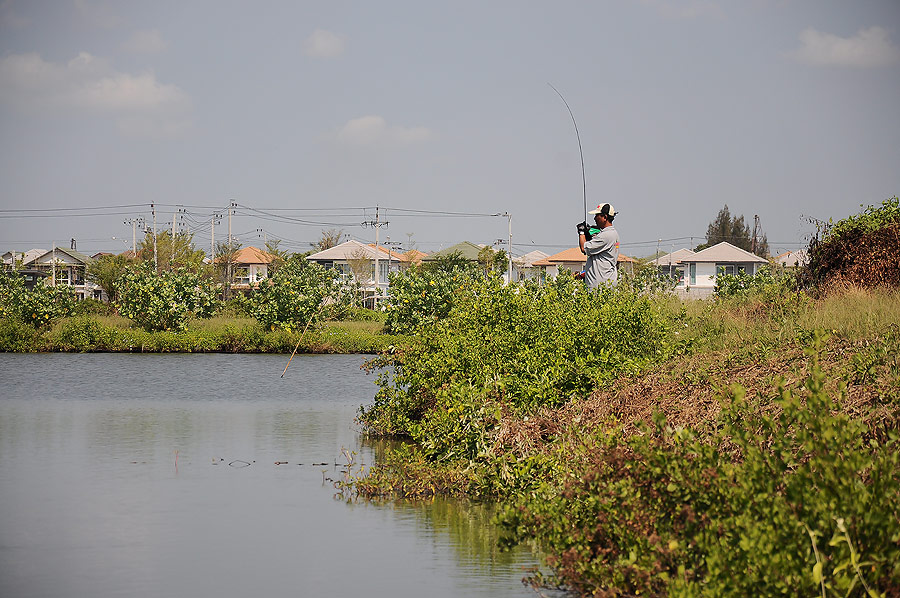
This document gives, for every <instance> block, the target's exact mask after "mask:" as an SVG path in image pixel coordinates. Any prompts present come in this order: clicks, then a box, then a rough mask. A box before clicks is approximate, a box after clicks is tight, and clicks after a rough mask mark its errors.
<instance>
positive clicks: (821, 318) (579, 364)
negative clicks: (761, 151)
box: [355, 212, 900, 597]
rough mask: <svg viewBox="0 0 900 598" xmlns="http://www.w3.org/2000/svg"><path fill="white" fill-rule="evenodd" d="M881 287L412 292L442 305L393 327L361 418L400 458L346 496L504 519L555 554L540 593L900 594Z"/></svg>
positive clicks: (891, 295) (890, 373) (889, 321)
mask: <svg viewBox="0 0 900 598" xmlns="http://www.w3.org/2000/svg"><path fill="white" fill-rule="evenodd" d="M879 214H881V213H880V212H879ZM883 215H884V214H881V215H879V216H877V217H876V218H881V216H883ZM884 222H887V223H888V224H886V225H884V226H881V225H879V226H876V227H874V228H873V231H874V234H883V233H881V232H879V231H883V230H884V228H885V226H887V227H890V226H893V225H892V224H890V223H891V222H893V220H891V219H890V218H886V219H884ZM845 226H849V225H840V226H837V227H836V229H837V230H839V231H840V230H842V229H844V227H845ZM850 229H852V230H857V229H856V228H853V227H851V228H850ZM850 229H848V230H850ZM842 234H846V233H842ZM893 243H894V244H893V246H892V247H893V250H892V251H891V252H890V255H891V259H892V260H893V261H892V262H890V263H886V264H885V263H880V262H879V264H878V265H873V267H877V268H882V269H883V271H889V270H890V268H891V267H893V266H895V265H896V255H897V252H898V250H900V243H897V242H893ZM837 279H838V280H847V279H846V277H839V278H837ZM832 280H834V279H832ZM885 280H886V278H885V277H874V278H873V279H871V280H867V282H868V283H870V284H868V285H866V287H865V288H863V287H861V286H858V285H857V286H853V285H849V286H848V285H846V284H844V285H841V286H836V285H833V284H832V285H830V291H829V292H828V293H826V294H822V293H812V294H811V293H808V292H806V290H798V287H797V285H796V284H795V281H794V280H793V279H792V278H789V277H783V276H777V275H775V274H774V273H772V272H770V271H764V272H763V273H761V274H758V275H756V276H753V277H750V276H740V275H739V276H733V277H721V279H720V281H719V282H720V284H719V286H718V288H717V294H716V298H715V299H713V300H710V301H705V302H687V303H683V302H681V301H680V300H678V299H675V298H673V297H671V296H668V295H665V294H656V293H655V292H652V291H648V290H647V288H646V287H644V286H643V285H641V286H639V287H636V286H629V284H627V283H625V284H620V288H617V289H616V290H614V291H607V292H601V293H597V294H590V293H586V292H584V291H583V290H581V288H580V287H578V286H576V285H574V283H573V281H570V280H568V279H560V280H558V281H557V282H556V283H554V284H552V285H549V286H548V287H544V288H541V289H538V288H534V289H532V288H531V287H529V286H527V285H525V286H521V287H504V286H502V285H498V284H496V283H495V282H492V281H491V280H490V279H488V280H479V279H477V278H475V279H472V280H471V281H467V282H466V283H465V284H461V285H458V286H456V287H451V288H452V292H450V293H443V294H442V295H441V296H442V297H445V298H446V299H445V300H442V301H441V303H440V304H441V305H443V306H446V308H447V309H446V312H444V313H439V312H437V311H436V310H435V309H434V307H433V305H434V301H433V300H435V299H437V297H438V296H437V295H435V296H433V297H429V288H428V287H432V286H437V283H435V285H431V284H430V282H428V281H424V280H422V279H418V280H409V281H406V283H407V289H408V290H407V296H406V299H408V300H409V303H410V304H413V301H414V299H418V298H419V297H421V298H422V299H429V300H432V303H425V302H423V303H422V304H421V305H422V307H423V309H422V312H423V313H421V314H416V313H415V309H416V307H415V304H413V307H411V308H406V309H408V311H409V312H411V313H409V314H403V315H402V318H401V317H398V316H400V315H401V313H402V312H400V311H399V310H398V312H397V315H395V316H394V317H395V318H396V319H397V321H402V323H403V324H402V325H406V326H408V330H409V331H411V333H412V334H411V338H410V340H409V341H408V342H406V343H404V344H402V345H399V346H395V347H393V348H392V350H391V351H390V352H388V353H386V354H384V355H382V356H380V358H379V360H377V361H376V362H374V363H373V364H372V365H373V367H380V366H392V367H393V368H394V370H393V374H392V375H391V376H390V377H388V376H385V377H384V378H383V379H382V381H381V383H380V390H379V392H378V394H377V395H376V398H375V400H374V402H373V403H372V404H371V405H367V406H364V407H363V408H362V409H361V412H360V420H361V422H362V423H363V424H364V426H365V427H366V429H367V431H368V432H369V433H370V434H371V435H373V436H378V437H382V436H386V437H393V438H400V439H403V440H404V443H403V444H402V445H400V446H399V448H397V449H395V450H393V451H388V452H387V454H386V455H385V456H384V457H383V459H382V460H381V462H380V463H379V465H378V466H376V467H375V468H373V469H372V470H371V471H370V472H368V475H367V476H366V477H365V478H364V479H361V480H359V481H358V482H357V484H356V486H355V490H356V491H357V492H359V493H360V494H362V495H363V496H403V497H425V496H432V495H435V494H441V493H447V494H453V495H458V496H467V497H472V498H492V499H496V500H499V501H500V502H501V503H503V504H504V505H505V509H504V513H503V515H502V516H501V517H500V518H499V520H498V523H500V525H501V526H502V528H503V529H504V530H505V534H506V535H505V542H506V543H507V544H512V543H517V542H534V543H535V544H536V545H537V546H538V547H539V548H540V549H541V550H542V551H543V552H544V553H545V554H546V555H547V564H548V565H549V566H550V567H551V569H552V574H551V575H549V576H547V577H546V578H541V577H539V576H538V577H536V578H535V579H534V581H535V583H539V584H554V585H555V584H559V585H562V586H563V587H565V588H567V589H569V590H571V591H573V592H574V593H576V594H578V595H586V596H636V595H650V596H670V595H672V596H696V595H701V596H746V595H758V596H774V595H796V594H800V595H816V596H818V595H821V596H827V597H831V596H900V566H898V563H900V463H898V457H897V455H898V454H900V452H898V449H900V446H898V442H900V441H898V431H900V357H898V356H900V291H898V290H896V289H893V288H889V285H888V287H886V286H885V284H884V281H885ZM423 283H424V284H423ZM416 285H420V286H416ZM424 285H427V286H424ZM567 285H568V286H567ZM873 287H874V288H873ZM807 290H808V288H807ZM423 292H424V296H423ZM399 307H401V308H405V305H404V306H399ZM391 309H393V307H392V308H391ZM426 309H427V310H428V311H426ZM417 315H421V316H423V317H418V318H417ZM389 317H390V316H389Z"/></svg>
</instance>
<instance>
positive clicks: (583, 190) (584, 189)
mask: <svg viewBox="0 0 900 598" xmlns="http://www.w3.org/2000/svg"><path fill="white" fill-rule="evenodd" d="M547 85H549V86H550V89H552V90H553V91H555V92H556V95H558V96H559V99H561V100H562V101H563V104H565V105H566V110H568V111H569V116H571V117H572V124H573V125H575V137H576V139H578V154H579V155H580V156H581V198H582V200H583V201H584V212H583V213H584V215H585V216H584V217H585V221H587V182H586V180H585V176H584V152H583V151H582V150H581V135H579V134H578V123H577V122H575V115H574V114H572V109H571V108H569V102H567V101H566V98H564V97H563V94H561V93H559V90H558V89H556V88H555V87H553V84H552V83H550V82H549V81H548V82H547Z"/></svg>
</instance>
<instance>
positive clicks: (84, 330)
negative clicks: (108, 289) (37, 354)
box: [52, 316, 121, 351]
mask: <svg viewBox="0 0 900 598" xmlns="http://www.w3.org/2000/svg"><path fill="white" fill-rule="evenodd" d="M119 336H120V335H119V331H118V330H117V329H116V328H114V327H112V326H107V325H105V324H102V323H101V322H99V321H97V320H96V319H95V318H92V317H90V316H76V317H74V318H69V319H67V320H63V321H62V322H60V324H59V326H58V329H57V330H54V334H53V339H52V340H53V341H55V344H56V346H57V347H58V348H59V349H61V350H63V351H114V350H118V349H120V348H121V342H120V340H119Z"/></svg>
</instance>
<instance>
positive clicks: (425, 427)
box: [361, 276, 663, 459]
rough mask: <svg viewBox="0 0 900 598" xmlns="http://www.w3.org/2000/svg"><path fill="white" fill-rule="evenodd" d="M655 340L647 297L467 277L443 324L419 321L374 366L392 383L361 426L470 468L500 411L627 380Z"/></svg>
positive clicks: (566, 284) (656, 327)
mask: <svg viewBox="0 0 900 598" xmlns="http://www.w3.org/2000/svg"><path fill="white" fill-rule="evenodd" d="M429 286H431V285H430V284H429ZM426 295H427V292H426ZM662 332H663V327H662V324H661V322H660V321H659V320H658V319H657V318H656V317H655V316H654V314H653V313H652V310H651V309H650V303H649V301H648V300H647V298H646V297H643V296H641V295H639V294H638V293H635V292H633V291H630V290H628V289H627V288H626V285H623V288H622V289H618V290H616V289H607V290H604V291H603V292H594V293H590V292H587V291H586V290H585V288H584V285H582V284H579V283H578V282H577V281H576V280H575V279H574V278H570V277H560V278H558V279H556V280H554V281H551V282H550V283H548V284H547V285H545V286H538V285H537V284H530V283H529V284H523V285H504V284H503V282H502V280H501V279H500V278H499V277H496V276H492V277H488V278H481V277H475V278H469V279H467V280H465V281H464V283H463V286H462V288H460V289H459V290H457V291H455V293H454V299H453V304H452V305H451V307H450V310H449V312H448V314H447V316H446V317H445V318H443V319H427V320H423V321H422V323H421V325H419V326H418V327H416V328H415V333H416V341H415V342H413V343H411V344H410V346H408V347H406V348H405V349H403V350H399V351H397V352H395V353H393V354H391V355H387V356H383V357H382V359H381V361H380V362H378V363H377V365H379V366H393V374H394V375H393V378H392V379H390V378H388V377H382V379H381V382H380V386H381V388H380V390H379V391H378V393H377V395H376V398H375V403H374V405H372V406H371V407H370V408H364V409H363V410H362V413H361V420H362V421H363V422H364V423H365V424H366V426H367V427H368V429H369V431H370V432H373V433H376V434H398V435H406V436H409V437H411V438H413V439H414V440H416V441H417V442H419V443H421V444H422V445H423V446H425V447H426V452H427V453H428V454H429V456H430V457H431V458H433V459H456V458H465V459H474V458H477V457H478V456H479V455H480V454H481V453H482V452H483V451H482V448H483V446H484V444H483V443H484V439H483V437H484V436H485V435H486V434H487V433H488V432H489V431H490V430H491V429H492V427H493V426H494V425H495V424H496V421H497V419H498V416H499V413H500V411H501V410H502V409H513V410H517V411H522V412H527V411H529V410H532V409H534V408H536V407H539V406H542V405H558V404H560V403H563V402H565V401H568V400H569V399H571V398H573V397H579V396H585V395H586V394H588V393H589V392H590V391H591V390H592V389H593V388H594V387H595V386H596V385H598V384H603V383H605V382H609V381H610V380H612V379H613V378H614V377H615V376H617V375H620V374H622V373H624V372H629V371H636V370H637V369H638V368H639V367H640V366H641V364H643V363H645V362H646V360H647V359H649V358H650V357H651V356H652V355H655V352H656V351H657V350H658V349H659V347H660V341H661V337H662Z"/></svg>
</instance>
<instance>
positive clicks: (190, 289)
mask: <svg viewBox="0 0 900 598" xmlns="http://www.w3.org/2000/svg"><path fill="white" fill-rule="evenodd" d="M117 286H118V292H119V303H118V308H119V313H120V314H122V315H123V316H124V317H126V318H129V319H131V320H134V321H135V322H136V323H138V324H139V325H140V326H141V327H142V328H144V329H145V330H149V331H153V330H179V331H180V330H185V329H186V328H187V324H188V321H189V320H190V319H191V318H208V317H210V316H212V315H213V314H214V313H215V311H216V310H217V309H218V307H219V301H218V299H217V294H218V293H217V290H216V288H215V287H214V286H213V285H212V284H211V283H210V282H209V280H208V279H205V278H203V277H201V276H200V275H199V274H197V273H195V272H192V271H190V270H188V269H186V268H178V269H176V270H164V271H162V272H157V271H156V270H155V269H154V268H153V266H152V265H151V264H150V263H147V262H145V263H143V264H141V265H139V266H135V267H133V268H129V269H127V270H126V271H125V273H124V274H122V276H121V277H120V278H119V279H118V282H117Z"/></svg>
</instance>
